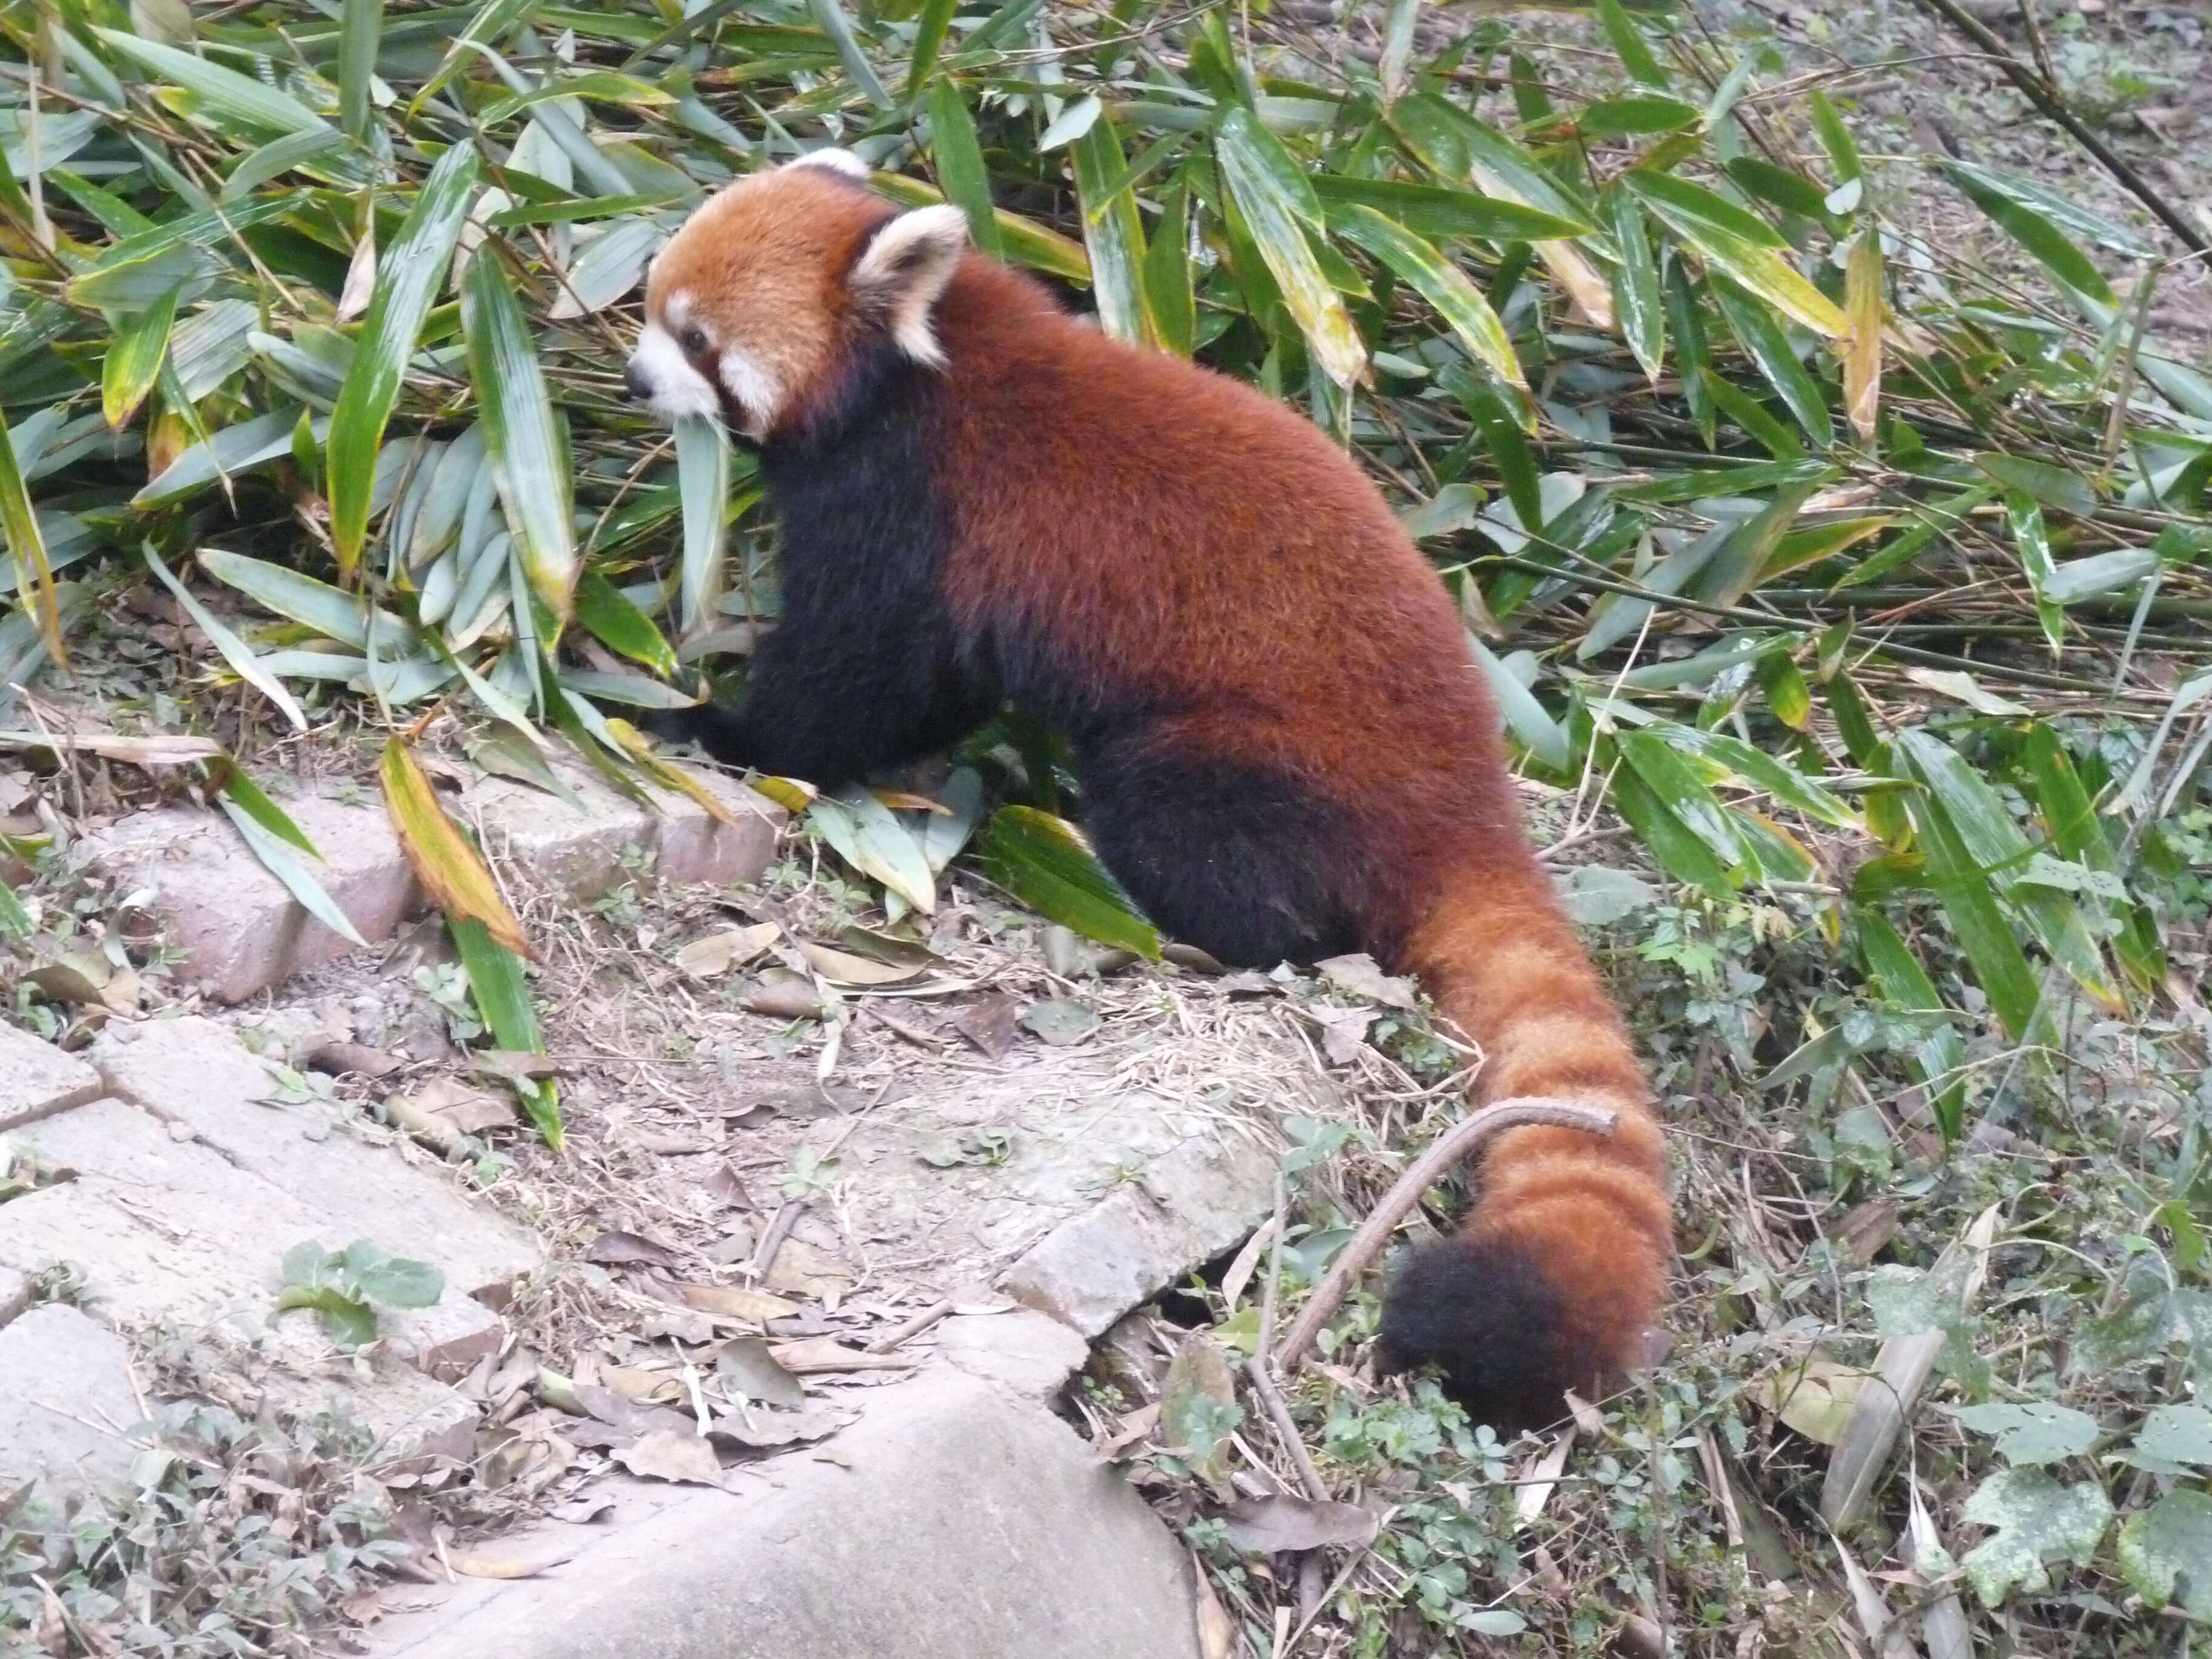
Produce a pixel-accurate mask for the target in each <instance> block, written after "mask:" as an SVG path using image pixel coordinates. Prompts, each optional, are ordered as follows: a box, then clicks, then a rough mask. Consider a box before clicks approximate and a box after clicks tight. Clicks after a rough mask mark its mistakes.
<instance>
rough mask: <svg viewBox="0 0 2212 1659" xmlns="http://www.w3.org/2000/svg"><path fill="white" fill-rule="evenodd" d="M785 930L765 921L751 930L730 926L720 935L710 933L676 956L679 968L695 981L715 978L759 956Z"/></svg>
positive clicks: (749, 928) (686, 946)
mask: <svg viewBox="0 0 2212 1659" xmlns="http://www.w3.org/2000/svg"><path fill="white" fill-rule="evenodd" d="M782 932H783V929H782V928H781V927H777V926H776V925H775V923H774V922H772V921H763V922H757V923H756V924H754V925H753V926H752V927H729V928H725V929H724V930H723V931H722V932H720V933H709V934H708V935H707V936H706V938H704V939H694V940H692V941H691V943H690V944H689V945H685V946H684V948H683V949H682V950H680V951H678V952H677V953H676V955H675V957H674V961H675V963H676V966H677V967H678V969H681V970H682V971H683V972H684V973H687V974H689V975H691V977H692V978H694V979H715V978H718V977H720V975H724V974H726V973H728V972H729V971H730V969H732V968H735V967H738V965H740V964H741V963H748V962H750V961H751V960H752V959H753V958H754V957H757V956H758V955H759V954H760V953H761V952H762V951H765V950H767V949H768V947H769V945H773V944H775V941H776V939H777V938H778V937H779V936H780V935H781V933H782Z"/></svg>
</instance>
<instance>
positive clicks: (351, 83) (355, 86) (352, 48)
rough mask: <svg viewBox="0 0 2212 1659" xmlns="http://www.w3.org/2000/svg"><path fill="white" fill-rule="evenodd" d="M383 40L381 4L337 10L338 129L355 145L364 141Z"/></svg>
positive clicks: (350, 4)
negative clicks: (377, 54)
mask: <svg viewBox="0 0 2212 1659" xmlns="http://www.w3.org/2000/svg"><path fill="white" fill-rule="evenodd" d="M383 36H384V0H343V4H342V5H341V6H340V7H339V9H338V125H340V126H342V127H343V128H344V129H345V133H346V137H349V138H351V139H352V140H353V141H354V142H355V143H365V142H367V140H368V123H369V102H368V92H369V85H368V83H369V81H370V79H371V77H373V76H374V75H375V73H376V49H377V46H378V44H379V43H380V41H381V40H382V39H383Z"/></svg>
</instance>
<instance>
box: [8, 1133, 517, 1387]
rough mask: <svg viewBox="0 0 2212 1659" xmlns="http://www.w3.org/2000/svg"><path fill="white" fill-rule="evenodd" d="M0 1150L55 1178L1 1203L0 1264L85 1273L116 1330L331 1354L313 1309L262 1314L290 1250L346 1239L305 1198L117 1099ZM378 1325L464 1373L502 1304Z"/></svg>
mask: <svg viewBox="0 0 2212 1659" xmlns="http://www.w3.org/2000/svg"><path fill="white" fill-rule="evenodd" d="M0 1150H6V1151H10V1152H22V1153H27V1154H28V1155H29V1157H30V1158H32V1159H33V1161H34V1162H35V1163H36V1164H38V1165H39V1166H40V1168H41V1169H43V1170H46V1171H47V1172H48V1173H49V1174H51V1175H53V1176H58V1177H60V1178H59V1179H57V1180H56V1181H55V1182H53V1184H52V1185H48V1186H42V1187H40V1188H38V1189H37V1190H36V1191H34V1192H32V1193H29V1194H25V1195H24V1196H23V1197H21V1198H18V1199H15V1200H12V1201H10V1202H9V1203H7V1204H4V1205H0V1267H4V1268H9V1269H13V1270H14V1271H15V1272H17V1273H25V1274H32V1275H35V1274H37V1273H42V1272H44V1271H45V1270H46V1269H47V1268H49V1267H52V1266H54V1265H55V1264H57V1263H60V1262H67V1263H70V1264H71V1265H73V1266H74V1267H76V1268H78V1269H79V1270H80V1271H81V1273H82V1275H83V1282H84V1289H83V1293H82V1294H83V1300H84V1303H85V1305H86V1307H87V1308H88V1309H89V1310H91V1311H93V1312H94V1313H96V1314H98V1315H99V1316H100V1317H101V1318H102V1319H104V1320H106V1321H107V1322H110V1323H112V1324H114V1325H117V1326H118V1327H120V1328H125V1329H131V1330H148V1329H152V1328H155V1327H157V1326H162V1325H167V1326H172V1327H176V1328H185V1329H211V1330H216V1331H220V1332H222V1333H224V1334H227V1335H228V1336H229V1337H230V1338H232V1339H233V1340H239V1341H245V1342H265V1341H270V1340H275V1341H276V1343H277V1344H278V1345H279V1346H281V1347H283V1348H284V1349H286V1350H287V1351H289V1352H291V1353H293V1354H294V1355H295V1356H298V1357H301V1358H316V1357H318V1356H319V1355H321V1354H324V1353H326V1352H328V1349H329V1346H330V1345H329V1344H328V1343H327V1342H326V1341H325V1340H322V1339H321V1338H320V1337H319V1334H317V1333H316V1330H315V1327H314V1322H313V1316H311V1315H307V1314H290V1315H287V1316H285V1317H284V1318H283V1320H282V1321H280V1322H277V1323H276V1325H275V1327H274V1328H273V1329H272V1327H271V1324H270V1315H271V1314H272V1313H274V1312H275V1310H276V1295H277V1292H278V1291H279V1290H280V1289H281V1287H282V1273H281V1271H280V1269H281V1264H282V1262H283V1255H284V1253H285V1251H287V1250H289V1249H291V1248H292V1246H293V1245H295V1244H297V1243H301V1242H302V1241H303V1240H306V1239H310V1238H319V1239H320V1240H321V1241H322V1242H323V1243H325V1244H326V1245H329V1246H331V1248H333V1249H335V1248H338V1247H342V1246H343V1245H345V1244H348V1243H351V1242H352V1238H353V1235H350V1234H346V1233H343V1231H341V1229H340V1228H339V1227H337V1226H334V1225H332V1221H331V1217H330V1216H329V1215H328V1214H325V1213H324V1212H321V1211H320V1210H319V1209H318V1208H317V1207H315V1206H314V1205H313V1204H312V1203H311V1202H308V1201H307V1200H306V1198H304V1197H295V1195H294V1194H291V1193H289V1192H287V1191H285V1190H284V1189H283V1188H280V1187H278V1186H276V1185H275V1184H274V1183H272V1182H270V1181H268V1180H266V1179H264V1177H262V1176H259V1175H257V1174H255V1173H253V1172H252V1171H251V1170H243V1169H240V1168H239V1167H238V1166H237V1165H236V1164H233V1163H232V1162H231V1161H230V1160H229V1159H228V1158H226V1157H224V1156H223V1154H222V1152H221V1151H220V1150H218V1149H217V1148H216V1147H214V1146H208V1145H204V1144H203V1143H201V1142H198V1141H196V1140H191V1139H182V1140H180V1139H177V1137H176V1136H175V1134H174V1133H173V1132H172V1130H171V1128H170V1127H169V1126H168V1125H167V1124H165V1123H162V1122H161V1121H158V1120H157V1119H155V1117H154V1116H153V1115H150V1114H149V1113H147V1112H144V1111H142V1110H140V1109H138V1108H137V1107H136V1106H133V1105H131V1104H129V1103H125V1102H124V1101H120V1100H97V1101H94V1103H92V1104H91V1105H89V1106H80V1107H78V1108H77V1109H76V1110H75V1111H71V1112H65V1113H64V1114H62V1115H60V1116H58V1117H52V1118H48V1119H46V1121H43V1122H40V1123H34V1124H32V1125H30V1126H28V1127H26V1128H22V1129H17V1130H13V1131H10V1132H9V1133H8V1134H6V1135H0ZM360 1150H362V1151H367V1150H368V1149H366V1148H362V1149H360ZM374 1236H375V1237H377V1238H378V1242H380V1243H385V1244H386V1247H387V1248H392V1249H398V1250H399V1251H400V1252H401V1253H403V1254H407V1255H422V1256H423V1257H426V1258H428V1259H430V1260H433V1261H435V1260H436V1259H437V1258H438V1257H439V1256H440V1255H441V1253H442V1251H441V1241H440V1240H439V1239H438V1238H437V1237H435V1235H430V1234H417V1235H405V1234H394V1233H393V1232H392V1231H380V1232H379V1233H378V1234H377V1235H374ZM19 1322H20V1321H19ZM380 1322H381V1324H382V1325H383V1327H384V1328H385V1329H386V1331H387V1332H388V1334H389V1338H390V1340H391V1342H392V1346H393V1347H394V1348H395V1349H396V1350H397V1351H398V1352H400V1353H402V1354H404V1355H406V1356H408V1357H410V1358H412V1359H413V1360H414V1361H415V1363H416V1364H417V1365H419V1366H420V1367H421V1368H422V1369H423V1370H428V1371H431V1372H434V1373H442V1374H445V1375H447V1376H455V1375H459V1374H461V1373H463V1372H465V1371H466V1370H467V1369H468V1367H469V1366H470V1365H472V1364H475V1363H476V1360H477V1358H479V1357H480V1356H481V1355H482V1354H483V1353H484V1352H486V1351H487V1350H488V1349H489V1348H490V1347H491V1346H494V1345H495V1344H496V1343H497V1342H498V1341H499V1340H500V1337H501V1324H500V1320H499V1316H498V1315H497V1314H495V1313H494V1312H493V1311H492V1310H490V1309H489V1308H487V1307H485V1306H484V1305H483V1304H482V1303H480V1302H477V1301H476V1300H474V1299H472V1298H471V1297H468V1296H465V1295H462V1294H459V1293H457V1292H455V1291H450V1290H449V1291H448V1292H447V1295H445V1296H444V1297H441V1299H440V1300H439V1301H438V1303H437V1304H435V1306H432V1307H429V1308H424V1309H420V1310H407V1311H395V1310H385V1311H384V1312H383V1313H382V1314H381V1316H380ZM11 1328H12V1327H11Z"/></svg>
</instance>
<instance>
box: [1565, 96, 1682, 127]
mask: <svg viewBox="0 0 2212 1659" xmlns="http://www.w3.org/2000/svg"><path fill="white" fill-rule="evenodd" d="M1703 119H1704V116H1703V114H1702V113H1701V112H1699V108H1698V106H1696V105H1695V104H1686V103H1684V102H1683V101H1682V100H1680V99H1679V98H1662V97H1660V96H1658V95H1656V94H1641V95H1638V96H1634V97H1627V98H1601V99H1600V100H1597V102H1595V103H1594V104H1590V105H1588V106H1585V107H1584V108H1583V111H1582V112H1581V113H1580V114H1578V115H1577V116H1576V117H1575V130H1576V131H1577V132H1579V133H1581V134H1582V135H1583V137H1586V138H1626V137H1635V136H1638V135H1640V134H1644V133H1653V132H1682V131H1686V130H1688V129H1689V128H1691V127H1693V126H1695V125H1698V123H1699V121H1701V120H1703Z"/></svg>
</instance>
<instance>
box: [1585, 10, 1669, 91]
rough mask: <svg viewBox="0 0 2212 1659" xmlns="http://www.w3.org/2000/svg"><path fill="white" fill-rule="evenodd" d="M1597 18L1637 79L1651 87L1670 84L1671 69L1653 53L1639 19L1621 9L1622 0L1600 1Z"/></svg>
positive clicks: (1626, 66) (1618, 53)
mask: <svg viewBox="0 0 2212 1659" xmlns="http://www.w3.org/2000/svg"><path fill="white" fill-rule="evenodd" d="M1597 21H1598V22H1599V24H1600V26H1601V27H1603V28H1604V30H1605V38H1606V39H1607V40H1609V41H1611V42H1612V43H1613V53H1614V55H1615V56H1616V57H1618V58H1620V64H1621V67H1622V68H1623V69H1625V70H1627V71H1628V73H1629V75H1630V76H1632V78H1633V79H1635V80H1638V81H1640V82H1643V83H1644V85H1645V86H1647V87H1664V86H1666V85H1667V84H1668V76H1667V71H1666V70H1663V69H1662V68H1661V67H1660V65H1659V60H1658V58H1656V57H1654V56H1653V55H1652V52H1651V44H1650V41H1648V40H1645V39H1644V32H1643V31H1642V30H1641V29H1639V28H1638V27H1636V22H1635V20H1634V19H1632V17H1630V16H1629V15H1628V14H1627V12H1626V11H1625V10H1623V9H1621V5H1620V0H1597Z"/></svg>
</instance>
